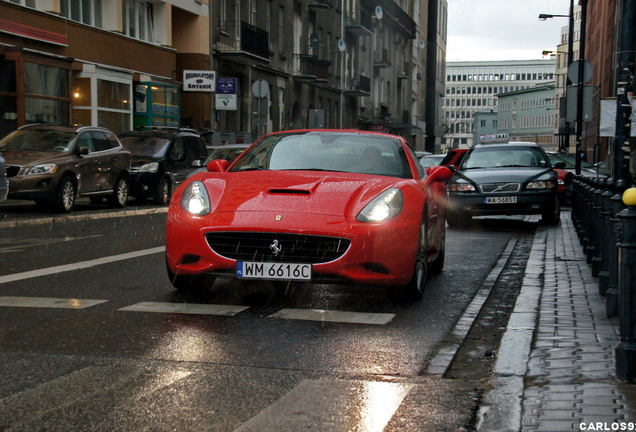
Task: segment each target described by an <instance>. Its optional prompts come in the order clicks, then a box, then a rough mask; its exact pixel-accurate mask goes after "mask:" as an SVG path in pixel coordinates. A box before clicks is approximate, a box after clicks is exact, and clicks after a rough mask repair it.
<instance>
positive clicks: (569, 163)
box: [548, 153, 594, 169]
mask: <svg viewBox="0 0 636 432" xmlns="http://www.w3.org/2000/svg"><path fill="white" fill-rule="evenodd" d="M548 157H549V158H550V162H552V165H554V164H555V163H557V162H565V169H575V168H576V157H575V156H573V155H569V154H564V153H561V154H551V155H548ZM581 167H583V168H592V169H593V168H594V165H592V164H591V163H589V162H586V161H584V160H581Z"/></svg>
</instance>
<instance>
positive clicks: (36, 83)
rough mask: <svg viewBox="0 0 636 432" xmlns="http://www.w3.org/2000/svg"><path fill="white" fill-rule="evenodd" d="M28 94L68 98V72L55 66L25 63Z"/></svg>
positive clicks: (25, 82)
mask: <svg viewBox="0 0 636 432" xmlns="http://www.w3.org/2000/svg"><path fill="white" fill-rule="evenodd" d="M24 89H25V93H26V94H32V95H40V96H51V97H59V98H67V97H68V70H66V69H61V68H58V67H55V66H47V65H42V64H37V63H29V62H24Z"/></svg>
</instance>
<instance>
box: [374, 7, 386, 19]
mask: <svg viewBox="0 0 636 432" xmlns="http://www.w3.org/2000/svg"><path fill="white" fill-rule="evenodd" d="M383 16H384V11H383V10H382V6H376V7H375V17H376V18H377V19H382V17H383Z"/></svg>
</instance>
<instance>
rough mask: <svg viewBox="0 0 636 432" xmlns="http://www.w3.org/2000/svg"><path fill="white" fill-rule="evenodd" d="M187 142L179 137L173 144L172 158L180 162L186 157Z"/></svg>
mask: <svg viewBox="0 0 636 432" xmlns="http://www.w3.org/2000/svg"><path fill="white" fill-rule="evenodd" d="M185 152H186V150H185V143H184V142H183V138H177V140H176V141H175V142H174V144H173V146H172V150H171V151H170V158H171V159H172V160H173V161H177V162H180V161H182V160H184V159H185V155H186V153H185Z"/></svg>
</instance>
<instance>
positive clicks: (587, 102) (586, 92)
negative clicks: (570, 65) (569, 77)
mask: <svg viewBox="0 0 636 432" xmlns="http://www.w3.org/2000/svg"><path fill="white" fill-rule="evenodd" d="M578 87H579V86H577V85H571V86H568V90H567V103H568V106H567V114H568V116H567V119H566V120H567V121H568V122H575V121H576V120H577V117H576V113H577V109H576V108H577V102H578ZM592 111H593V109H592V86H591V85H585V86H583V106H582V107H581V119H582V120H583V121H584V122H590V121H592Z"/></svg>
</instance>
